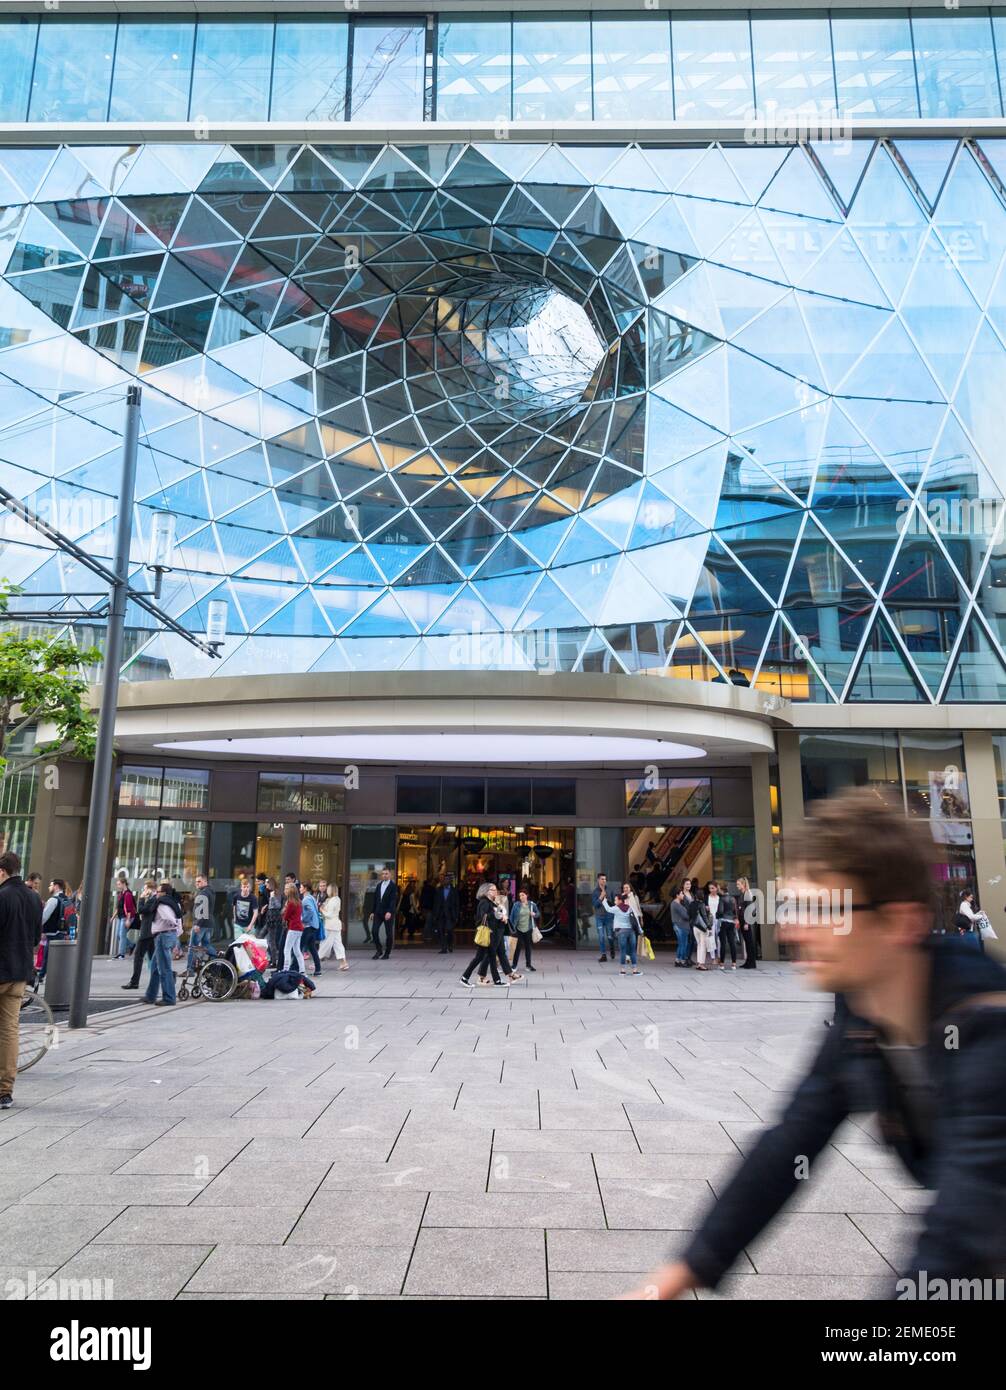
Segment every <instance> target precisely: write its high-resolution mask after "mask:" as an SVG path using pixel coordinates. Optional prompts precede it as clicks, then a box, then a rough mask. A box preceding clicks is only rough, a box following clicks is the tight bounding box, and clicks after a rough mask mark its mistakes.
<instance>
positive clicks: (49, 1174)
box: [0, 948, 928, 1301]
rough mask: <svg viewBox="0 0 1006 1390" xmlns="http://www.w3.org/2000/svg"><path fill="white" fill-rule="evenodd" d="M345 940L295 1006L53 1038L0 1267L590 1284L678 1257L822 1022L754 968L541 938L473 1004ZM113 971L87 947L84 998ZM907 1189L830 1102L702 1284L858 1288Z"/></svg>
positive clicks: (618, 1281)
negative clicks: (761, 1226) (707, 967)
mask: <svg viewBox="0 0 1006 1390" xmlns="http://www.w3.org/2000/svg"><path fill="white" fill-rule="evenodd" d="M353 955H354V957H355V958H354V960H353V968H352V970H351V971H350V972H349V974H348V975H339V974H337V973H336V972H334V971H330V970H329V971H326V972H324V973H323V975H322V976H321V978H320V980H319V990H318V994H317V996H316V997H315V999H314V1000H312V1002H311V1007H310V1008H298V1009H295V1010H291V1009H279V1008H278V1007H277V1006H275V1005H274V1004H271V1003H268V1002H266V1001H259V1002H247V1003H243V1002H237V1001H235V1002H233V1003H228V1004H226V1005H220V1006H208V1005H206V1004H198V1005H193V1004H185V1005H179V1006H178V1007H177V1008H176V1009H174V1010H150V1009H146V1008H142V1007H136V1006H131V1007H128V1008H125V1009H121V1010H118V1009H117V1010H109V1011H108V1012H105V1013H102V1014H100V1015H99V1016H97V1017H96V1018H95V1019H94V1020H93V1022H92V1025H91V1026H90V1027H89V1028H88V1029H87V1030H84V1031H81V1032H75V1033H64V1034H63V1035H62V1037H61V1046H60V1047H59V1048H58V1049H55V1050H54V1051H53V1052H51V1053H50V1054H49V1056H48V1057H47V1058H46V1059H45V1060H44V1062H43V1063H42V1064H41V1065H40V1066H39V1067H37V1068H34V1069H33V1070H32V1071H31V1072H29V1073H27V1074H26V1075H25V1076H24V1077H23V1078H21V1080H20V1081H19V1084H18V1087H17V1094H16V1105H15V1107H14V1109H13V1110H11V1111H8V1112H4V1114H3V1115H0V1278H2V1279H4V1280H5V1279H6V1278H7V1277H12V1278H15V1279H21V1280H22V1281H25V1280H29V1281H30V1279H31V1278H34V1279H35V1280H36V1281H39V1280H43V1279H45V1278H48V1277H50V1276H53V1277H56V1278H58V1279H64V1278H65V1279H68V1280H71V1281H75V1282H76V1283H77V1284H80V1286H81V1287H83V1288H85V1290H86V1288H87V1287H89V1285H88V1284H87V1281H88V1280H90V1281H92V1283H93V1284H94V1286H95V1287H102V1282H101V1281H103V1280H106V1279H110V1280H111V1281H112V1283H113V1286H114V1296H115V1297H121V1298H136V1299H145V1298H177V1299H179V1300H184V1301H189V1300H218V1299H227V1298H238V1299H245V1298H261V1297H282V1298H288V1299H294V1300H306V1301H316V1300H319V1299H322V1298H332V1299H347V1298H350V1299H352V1298H366V1299H378V1300H381V1299H409V1300H433V1299H436V1300H457V1299H464V1300H471V1301H485V1300H488V1299H493V1300H500V1299H507V1300H513V1301H521V1300H528V1299H532V1300H533V1299H543V1298H551V1299H585V1298H586V1299H598V1298H604V1299H607V1298H610V1297H613V1296H615V1295H616V1294H618V1293H620V1292H622V1291H624V1290H625V1289H626V1288H628V1287H631V1286H634V1285H636V1284H638V1283H639V1282H640V1281H641V1280H642V1278H643V1277H644V1276H645V1274H646V1273H647V1272H648V1271H649V1270H650V1269H651V1268H652V1267H653V1265H655V1264H656V1263H659V1262H661V1261H663V1260H664V1259H666V1258H669V1257H671V1256H673V1255H674V1254H676V1253H678V1252H679V1251H680V1250H681V1249H683V1248H684V1246H685V1245H686V1244H687V1241H688V1239H689V1232H690V1231H691V1230H693V1229H694V1228H695V1227H696V1226H697V1225H698V1224H699V1223H700V1222H701V1220H702V1218H703V1214H704V1213H705V1212H706V1210H708V1208H709V1207H710V1206H711V1205H712V1203H713V1202H715V1200H716V1198H717V1196H718V1194H719V1193H721V1192H722V1190H723V1187H724V1185H725V1183H726V1182H727V1181H728V1180H729V1174H730V1173H731V1172H732V1171H733V1169H734V1168H735V1167H736V1166H737V1164H738V1163H739V1162H741V1161H742V1158H743V1155H744V1154H745V1153H746V1152H748V1151H749V1150H750V1147H751V1145H752V1144H753V1143H754V1142H756V1141H757V1137H758V1135H759V1134H760V1133H762V1132H763V1130H764V1129H765V1127H766V1124H768V1123H770V1122H771V1121H772V1120H773V1119H774V1118H775V1117H776V1116H777V1115H778V1113H779V1110H780V1108H781V1106H782V1105H783V1104H784V1103H785V1100H786V1096H787V1093H788V1090H789V1087H790V1085H791V1079H792V1078H793V1077H794V1076H795V1075H798V1074H799V1071H800V1068H801V1067H802V1066H803V1065H805V1064H806V1061H807V1060H808V1059H809V1057H810V1056H811V1055H812V1053H813V1051H815V1050H816V1049H817V1047H819V1045H820V1041H821V1024H822V1021H823V1020H824V1019H825V1018H826V1017H828V1016H829V1014H830V1012H831V1006H830V1003H829V1001H827V1000H824V999H821V998H815V997H814V996H809V995H807V994H805V993H803V992H802V989H801V987H800V984H799V983H798V981H797V979H796V977H795V974H794V972H793V971H792V970H791V969H790V968H789V967H788V966H786V965H781V964H773V963H763V964H762V967H760V968H759V970H758V971H757V972H737V973H736V974H734V973H732V972H727V973H726V974H725V975H724V974H723V973H717V974H713V973H712V972H711V973H710V974H709V975H708V976H703V977H700V978H695V977H692V976H691V974H690V972H681V971H677V972H675V971H674V969H673V966H671V963H670V959H669V958H665V957H664V956H661V957H658V960H657V961H656V962H655V963H653V964H651V965H649V966H647V968H646V971H645V973H644V974H643V975H642V976H640V977H638V978H633V977H624V978H623V977H620V976H619V975H618V972H617V970H615V971H612V970H611V968H610V967H605V966H601V965H600V964H599V963H598V962H597V959H596V956H593V955H592V954H591V953H590V952H582V953H580V954H579V955H576V956H571V955H568V954H565V955H564V954H562V953H560V952H558V951H556V950H550V949H548V948H543V949H542V951H541V952H540V953H539V955H538V958H537V959H536V964H538V965H539V970H538V972H537V974H536V975H535V976H533V977H531V978H530V979H529V981H528V983H527V985H524V984H521V985H520V986H518V987H515V988H513V989H509V990H503V989H499V990H495V989H493V990H490V989H485V990H479V991H475V992H472V991H466V990H463V989H462V988H461V987H460V986H459V985H458V984H457V975H458V973H459V972H460V968H461V964H463V963H461V964H459V962H458V960H457V958H455V959H454V960H450V961H447V960H443V959H441V958H440V957H439V956H437V955H436V954H432V953H428V952H421V951H418V950H411V951H410V950H396V952H395V955H394V956H393V957H392V959H391V960H390V961H388V962H383V961H382V962H381V963H380V964H378V963H375V962H371V961H370V960H369V959H368V958H367V957H366V955H365V954H364V953H360V952H355V953H353ZM124 973H125V972H124V968H123V965H122V963H121V962H118V963H115V962H111V963H110V962H103V961H101V962H98V963H97V966H96V971H95V981H96V996H98V997H102V998H104V999H106V1000H112V999H115V1000H116V1002H118V999H117V991H118V990H119V985H120V984H121V982H122V979H123V977H124ZM927 1201H928V1196H927V1194H926V1193H924V1192H923V1191H922V1190H921V1189H919V1188H918V1187H917V1186H916V1185H915V1184H914V1183H913V1182H912V1180H911V1178H910V1177H908V1175H907V1174H906V1173H905V1171H904V1170H903V1168H902V1167H901V1165H900V1164H899V1163H898V1162H897V1160H895V1159H893V1158H892V1157H891V1155H890V1154H889V1153H888V1151H887V1150H886V1149H884V1147H883V1146H882V1145H881V1144H879V1143H878V1135H877V1131H876V1126H875V1124H874V1122H873V1121H872V1119H871V1117H869V1116H857V1117H855V1118H854V1119H853V1120H851V1121H849V1122H848V1123H846V1124H844V1125H843V1126H842V1127H841V1129H840V1131H839V1132H838V1133H837V1134H836V1136H835V1138H834V1143H833V1144H832V1145H830V1146H828V1148H826V1150H825V1151H824V1153H823V1154H822V1155H821V1156H820V1157H819V1159H818V1160H817V1161H816V1162H815V1164H814V1165H813V1172H812V1175H811V1179H810V1180H809V1181H808V1182H807V1183H806V1184H801V1185H800V1186H799V1187H798V1191H797V1194H796V1195H795V1197H794V1200H793V1202H792V1203H791V1204H790V1206H789V1207H788V1208H787V1210H786V1212H785V1213H784V1214H783V1215H782V1217H781V1218H780V1219H779V1221H778V1222H777V1223H776V1225H775V1226H774V1227H773V1228H772V1229H771V1230H770V1231H769V1232H768V1233H766V1234H765V1235H764V1236H763V1237H762V1238H761V1239H760V1240H758V1241H756V1242H754V1243H753V1244H752V1246H751V1247H750V1249H749V1250H748V1251H746V1252H744V1253H743V1254H742V1255H741V1257H740V1259H739V1260H738V1263H737V1266H736V1269H735V1271H734V1272H733V1273H732V1274H731V1275H730V1276H729V1277H728V1278H727V1279H726V1280H725V1281H724V1283H723V1285H722V1286H721V1288H720V1290H719V1291H717V1292H715V1293H708V1294H706V1293H703V1294H702V1296H703V1297H707V1296H708V1297H710V1298H721V1297H725V1298H739V1299H751V1298H774V1299H786V1300H798V1299H804V1298H810V1297H814V1298H822V1297H823V1298H858V1297H872V1296H875V1295H876V1294H877V1292H878V1291H879V1292H886V1290H887V1288H888V1286H889V1280H890V1278H891V1277H892V1275H893V1271H894V1269H895V1268H896V1265H897V1262H898V1260H899V1259H900V1258H902V1257H903V1252H904V1250H905V1249H906V1248H907V1247H908V1246H909V1245H910V1244H911V1242H912V1240H913V1239H914V1236H915V1232H916V1230H917V1226H918V1212H919V1211H921V1210H922V1209H924V1206H925V1203H926V1202H927ZM15 1287H17V1286H15ZM24 1288H25V1296H30V1288H29V1283H27V1282H25V1283H24ZM15 1296H16V1293H15Z"/></svg>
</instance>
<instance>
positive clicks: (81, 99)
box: [30, 19, 115, 121]
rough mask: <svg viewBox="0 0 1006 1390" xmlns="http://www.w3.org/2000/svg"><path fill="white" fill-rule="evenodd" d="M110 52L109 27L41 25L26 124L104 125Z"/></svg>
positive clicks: (112, 44)
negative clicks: (40, 122) (79, 122)
mask: <svg viewBox="0 0 1006 1390" xmlns="http://www.w3.org/2000/svg"><path fill="white" fill-rule="evenodd" d="M114 52H115V24H114V23H112V24H106V23H92V22H90V21H89V20H73V19H70V20H62V19H61V20H55V21H53V22H52V23H48V22H43V23H42V24H40V25H39V33H38V56H37V58H36V60H35V76H34V78H33V79H32V84H31V110H30V119H31V120H33V121H104V120H107V118H108V91H109V87H110V86H111V82H112V55H113V53H114Z"/></svg>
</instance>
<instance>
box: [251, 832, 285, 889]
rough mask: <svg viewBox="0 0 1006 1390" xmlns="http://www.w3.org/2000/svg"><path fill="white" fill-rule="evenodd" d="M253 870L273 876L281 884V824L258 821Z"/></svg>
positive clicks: (282, 871)
mask: <svg viewBox="0 0 1006 1390" xmlns="http://www.w3.org/2000/svg"><path fill="white" fill-rule="evenodd" d="M255 872H256V874H265V875H266V877H267V878H274V879H275V880H276V883H277V885H282V883H283V874H284V872H285V870H284V869H283V826H282V824H272V823H271V822H268V821H267V822H266V823H265V824H263V823H262V822H261V821H260V822H259V824H258V826H257V829H256V835H255Z"/></svg>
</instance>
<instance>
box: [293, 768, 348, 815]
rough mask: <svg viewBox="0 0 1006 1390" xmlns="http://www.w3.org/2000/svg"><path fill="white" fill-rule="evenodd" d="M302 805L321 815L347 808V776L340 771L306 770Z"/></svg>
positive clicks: (304, 808) (309, 810) (305, 808)
mask: <svg viewBox="0 0 1006 1390" xmlns="http://www.w3.org/2000/svg"><path fill="white" fill-rule="evenodd" d="M301 806H302V809H303V810H305V811H308V812H311V813H313V814H314V815H321V816H324V815H330V814H332V813H334V812H336V811H343V810H345V807H346V779H345V777H344V776H343V775H342V773H340V772H335V773H326V772H305V774H304V788H303V793H302V799H301Z"/></svg>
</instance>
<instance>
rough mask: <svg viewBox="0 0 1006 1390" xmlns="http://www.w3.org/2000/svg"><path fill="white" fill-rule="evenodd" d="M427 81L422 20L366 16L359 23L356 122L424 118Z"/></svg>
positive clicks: (355, 54) (353, 102) (355, 36)
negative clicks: (388, 20)
mask: <svg viewBox="0 0 1006 1390" xmlns="http://www.w3.org/2000/svg"><path fill="white" fill-rule="evenodd" d="M425 80H426V31H425V29H424V26H423V25H422V24H409V23H402V24H383V23H381V22H379V21H376V20H361V21H359V22H358V23H356V24H355V25H354V26H353V88H352V92H351V94H350V110H351V113H352V118H353V120H354V121H363V120H372V121H379V122H381V123H382V124H383V123H385V122H388V121H421V120H422V119H423V89H424V87H425Z"/></svg>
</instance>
